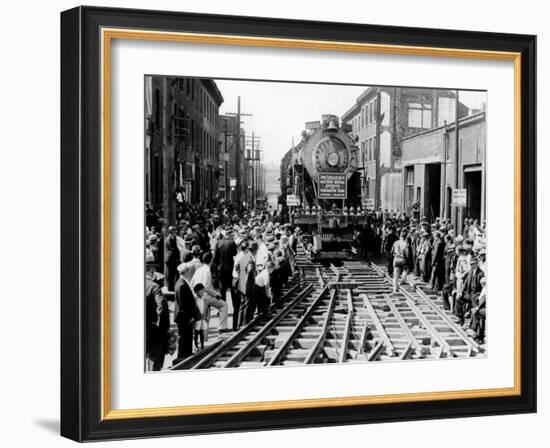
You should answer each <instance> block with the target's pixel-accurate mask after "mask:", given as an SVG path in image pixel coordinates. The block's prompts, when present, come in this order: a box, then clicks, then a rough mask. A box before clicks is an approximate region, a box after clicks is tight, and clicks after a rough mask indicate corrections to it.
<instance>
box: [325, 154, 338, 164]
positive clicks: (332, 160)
mask: <svg viewBox="0 0 550 448" xmlns="http://www.w3.org/2000/svg"><path fill="white" fill-rule="evenodd" d="M339 161H340V157H339V156H338V153H336V152H331V153H330V154H329V155H328V156H327V163H328V164H329V165H330V166H332V167H334V166H337V165H338V162H339Z"/></svg>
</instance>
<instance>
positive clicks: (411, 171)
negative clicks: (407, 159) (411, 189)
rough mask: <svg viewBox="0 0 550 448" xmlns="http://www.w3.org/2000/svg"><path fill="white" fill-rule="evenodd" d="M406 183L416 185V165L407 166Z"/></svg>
mask: <svg viewBox="0 0 550 448" xmlns="http://www.w3.org/2000/svg"><path fill="white" fill-rule="evenodd" d="M405 183H406V185H407V186H410V185H414V166H407V167H406V168H405Z"/></svg>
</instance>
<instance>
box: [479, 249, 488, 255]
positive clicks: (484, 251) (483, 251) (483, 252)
mask: <svg viewBox="0 0 550 448" xmlns="http://www.w3.org/2000/svg"><path fill="white" fill-rule="evenodd" d="M479 255H487V249H485V248H483V249H481V250H480V251H479Z"/></svg>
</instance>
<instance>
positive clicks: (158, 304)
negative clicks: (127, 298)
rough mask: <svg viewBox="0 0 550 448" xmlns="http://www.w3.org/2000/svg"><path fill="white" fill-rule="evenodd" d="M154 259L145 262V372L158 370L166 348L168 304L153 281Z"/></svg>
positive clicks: (168, 325)
mask: <svg viewBox="0 0 550 448" xmlns="http://www.w3.org/2000/svg"><path fill="white" fill-rule="evenodd" d="M154 275H155V259H154V257H153V256H152V255H149V258H147V259H146V260H145V340H146V342H145V351H146V354H147V363H148V365H147V370H160V369H161V368H162V365H163V364H164V355H165V354H166V351H167V348H168V328H169V327H170V315H169V311H168V303H167V302H166V299H165V298H164V296H163V295H162V292H161V289H160V286H158V285H157V284H156V283H155V282H154V281H153V277H154Z"/></svg>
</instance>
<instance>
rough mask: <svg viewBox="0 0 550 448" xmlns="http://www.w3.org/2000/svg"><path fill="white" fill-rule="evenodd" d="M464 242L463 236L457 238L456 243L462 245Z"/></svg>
mask: <svg viewBox="0 0 550 448" xmlns="http://www.w3.org/2000/svg"><path fill="white" fill-rule="evenodd" d="M462 241H464V237H463V236H462V235H458V236H457V237H456V238H455V243H458V244H460V243H462Z"/></svg>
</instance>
